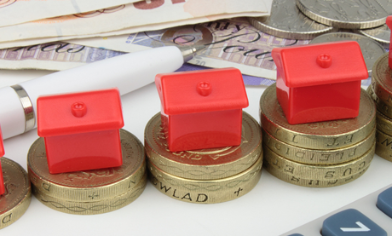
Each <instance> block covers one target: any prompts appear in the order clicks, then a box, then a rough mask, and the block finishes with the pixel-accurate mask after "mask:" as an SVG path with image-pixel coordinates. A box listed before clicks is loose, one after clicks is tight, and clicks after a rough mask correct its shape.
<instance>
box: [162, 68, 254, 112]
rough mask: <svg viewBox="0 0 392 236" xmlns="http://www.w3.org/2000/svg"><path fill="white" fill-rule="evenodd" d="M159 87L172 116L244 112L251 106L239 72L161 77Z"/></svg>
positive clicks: (232, 69)
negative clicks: (243, 110) (242, 110)
mask: <svg viewBox="0 0 392 236" xmlns="http://www.w3.org/2000/svg"><path fill="white" fill-rule="evenodd" d="M155 84H156V86H157V89H158V93H159V96H160V98H161V103H162V107H163V111H164V113H166V114H168V115H176V114H188V113H196V112H209V111H221V110H230V109H242V108H244V107H247V106H248V105H249V102H248V97H247V95H246V90H245V86H244V82H243V79H242V74H241V72H240V71H239V70H238V69H235V68H225V69H211V70H201V71H190V72H179V73H170V74H158V75H157V76H156V77H155Z"/></svg>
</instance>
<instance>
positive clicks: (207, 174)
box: [144, 112, 262, 180]
mask: <svg viewBox="0 0 392 236" xmlns="http://www.w3.org/2000/svg"><path fill="white" fill-rule="evenodd" d="M144 137H145V140H144V144H145V149H146V154H147V157H148V158H149V160H150V161H151V162H152V163H153V164H154V165H155V166H156V167H158V168H159V169H160V170H162V171H164V172H166V173H168V174H171V175H174V176H178V177H182V178H188V179H195V180H196V179H198V180H204V179H207V180H210V179H221V178H226V177H229V176H233V175H236V174H238V173H240V172H242V171H244V170H246V169H248V168H249V167H250V166H252V165H253V164H254V163H255V162H256V160H257V159H258V158H259V157H260V155H262V144H261V129H260V126H259V124H258V123H257V121H256V120H255V119H253V118H252V117H251V116H250V115H249V114H247V113H246V112H243V113H242V138H241V145H239V146H231V147H224V148H211V149H201V150H192V151H181V152H171V151H170V150H169V149H168V147H167V133H166V132H165V131H164V130H163V128H162V126H161V118H160V113H158V114H156V115H155V116H154V117H152V118H151V120H150V121H149V122H148V124H147V126H146V129H145V131H144Z"/></svg>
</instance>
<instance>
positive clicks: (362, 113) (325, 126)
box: [260, 85, 376, 149]
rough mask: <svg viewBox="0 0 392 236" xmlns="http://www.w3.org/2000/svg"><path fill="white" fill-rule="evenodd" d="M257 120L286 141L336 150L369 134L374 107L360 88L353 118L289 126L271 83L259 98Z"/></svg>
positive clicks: (373, 125)
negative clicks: (359, 95)
mask: <svg viewBox="0 0 392 236" xmlns="http://www.w3.org/2000/svg"><path fill="white" fill-rule="evenodd" d="M260 119H261V124H262V127H263V129H264V130H266V131H267V132H268V133H270V134H271V135H272V136H274V137H275V138H276V139H278V140H280V141H282V142H285V143H287V144H290V145H293V146H296V147H302V148H309V149H338V148H344V147H348V146H351V145H354V144H356V143H358V142H360V141H362V140H363V139H365V138H366V137H368V136H369V135H370V133H371V132H372V130H373V128H374V127H375V123H376V122H375V121H376V109H375V106H374V102H373V100H372V99H371V98H370V96H369V95H368V94H367V93H366V92H365V91H364V90H362V91H361V102H360V106H359V115H358V117H356V118H352V119H344V120H333V121H326V122H315V123H307V124H296V125H291V124H289V123H288V122H287V119H286V117H285V116H284V113H283V110H282V108H281V107H280V105H279V102H278V100H277V98H276V86H275V85H271V86H269V87H268V88H267V89H266V90H265V91H264V93H263V95H262V96H261V99H260Z"/></svg>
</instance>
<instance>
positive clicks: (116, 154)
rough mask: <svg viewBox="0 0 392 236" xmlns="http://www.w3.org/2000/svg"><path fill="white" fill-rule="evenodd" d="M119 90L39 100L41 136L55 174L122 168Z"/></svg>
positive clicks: (121, 121)
mask: <svg viewBox="0 0 392 236" xmlns="http://www.w3.org/2000/svg"><path fill="white" fill-rule="evenodd" d="M123 126H124V121H123V117H122V110H121V101H120V94H119V92H118V90H117V89H109V90H100V91H92V92H83V93H73V94H63V95H54V96H45V97H39V98H38V99H37V128H38V135H39V136H41V137H44V138H45V148H46V156H47V159H48V165H49V172H50V173H51V174H55V173H64V172H73V171H82V170H91V169H101V168H109V167H116V166H121V165H122V155H121V142H120V131H119V129H120V128H121V127H123Z"/></svg>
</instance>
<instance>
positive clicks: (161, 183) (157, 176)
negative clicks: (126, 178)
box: [147, 157, 263, 204]
mask: <svg viewBox="0 0 392 236" xmlns="http://www.w3.org/2000/svg"><path fill="white" fill-rule="evenodd" d="M262 164H263V161H262V158H261V157H260V158H259V159H258V160H257V161H256V163H255V164H253V165H252V166H251V167H250V168H249V169H247V170H245V171H243V172H242V173H239V174H237V175H235V176H231V177H228V178H224V179H217V180H191V179H185V178H181V177H177V176H174V175H170V174H168V173H165V172H163V171H162V170H160V169H158V168H157V167H156V166H155V165H154V164H152V163H151V162H150V161H149V162H148V164H147V165H148V168H149V170H150V173H151V175H150V181H151V183H152V184H153V185H154V186H155V188H157V189H158V190H159V191H160V192H162V193H163V194H165V195H167V196H169V197H171V198H174V199H177V200H180V201H184V202H191V203H204V204H209V203H219V202H225V201H229V200H233V199H236V198H238V197H241V196H243V195H244V194H246V193H248V192H249V191H250V190H252V189H253V187H254V186H256V184H257V182H258V181H259V179H260V176H261V166H262Z"/></svg>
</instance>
